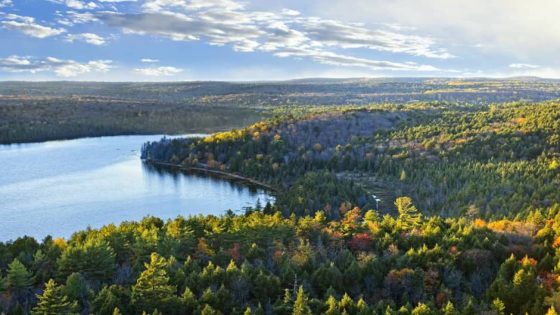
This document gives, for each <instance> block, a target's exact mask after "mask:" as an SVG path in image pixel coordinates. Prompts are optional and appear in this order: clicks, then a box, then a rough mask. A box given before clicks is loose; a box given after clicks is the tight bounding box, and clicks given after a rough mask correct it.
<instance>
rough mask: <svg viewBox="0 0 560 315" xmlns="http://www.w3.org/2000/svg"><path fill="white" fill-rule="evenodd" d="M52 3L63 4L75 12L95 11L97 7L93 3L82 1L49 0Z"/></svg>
mask: <svg viewBox="0 0 560 315" xmlns="http://www.w3.org/2000/svg"><path fill="white" fill-rule="evenodd" d="M49 1H51V2H54V3H58V4H64V5H66V6H67V7H69V8H72V9H77V10H91V9H96V8H98V7H99V6H98V5H97V4H96V3H95V2H93V1H89V2H87V1H82V0H49Z"/></svg>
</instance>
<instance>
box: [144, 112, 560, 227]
mask: <svg viewBox="0 0 560 315" xmlns="http://www.w3.org/2000/svg"><path fill="white" fill-rule="evenodd" d="M143 158H145V159H147V160H150V161H152V162H161V161H163V162H170V163H174V164H177V165H181V166H184V167H187V168H188V167H203V168H208V169H219V170H222V171H227V172H232V173H236V174H241V175H243V176H246V177H249V178H254V179H257V180H259V181H262V182H265V183H269V184H271V185H273V186H276V187H277V188H278V190H279V191H280V192H279V194H278V196H277V197H278V198H277V202H276V206H277V207H278V208H279V210H280V211H282V212H283V214H284V216H289V215H290V214H291V213H295V214H296V215H313V213H314V212H315V211H317V210H323V211H325V213H326V215H327V217H328V218H329V219H339V218H340V215H339V212H338V209H339V208H340V207H345V208H349V207H350V206H359V207H361V208H367V209H370V208H371V209H376V207H377V204H376V202H375V200H374V197H372V195H375V196H376V197H377V198H380V199H381V203H380V205H381V210H384V211H390V210H394V207H393V206H392V201H393V200H394V199H395V198H396V197H397V196H398V195H409V196H411V197H412V198H413V199H414V200H415V201H416V203H417V204H418V206H419V207H420V208H421V209H423V210H424V211H425V212H427V213H431V214H439V215H443V216H450V215H459V214H469V215H473V216H476V217H479V216H480V217H485V218H489V217H494V218H500V217H502V216H507V217H510V218H513V217H515V216H516V215H523V214H526V213H527V212H528V211H530V210H532V209H535V208H540V207H548V206H551V205H552V204H554V203H558V202H560V191H559V190H558V186H559V184H560V103H558V102H555V101H551V102H545V103H536V104H535V103H506V104H494V105H450V104H445V103H444V104H441V103H418V104H413V105H412V104H411V105H406V106H396V105H372V106H366V107H342V108H338V109H325V108H322V107H320V108H315V109H309V110H303V111H298V112H294V111H283V112H279V113H278V115H277V116H275V117H274V118H272V119H269V120H266V121H262V122H259V123H256V124H254V125H251V126H249V127H247V128H244V129H237V130H232V131H228V132H222V133H217V134H213V135H211V136H208V137H206V138H203V139H175V140H168V141H163V142H155V143H150V144H146V145H145V147H144V150H143ZM347 204H349V205H350V206H349V205H347Z"/></svg>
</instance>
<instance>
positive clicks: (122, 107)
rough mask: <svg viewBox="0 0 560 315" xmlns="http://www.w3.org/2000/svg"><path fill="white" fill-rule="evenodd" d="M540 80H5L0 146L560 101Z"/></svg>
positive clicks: (555, 89)
mask: <svg viewBox="0 0 560 315" xmlns="http://www.w3.org/2000/svg"><path fill="white" fill-rule="evenodd" d="M559 87H560V81H559V80H550V79H539V78H511V79H446V78H384V79H382V78H377V79H366V78H357V79H302V80H292V81H279V82H169V83H140V82H122V83H102V82H87V83H84V82H0V144H6V143H20V142H36V141H46V140H57V139H71V138H78V137H94V136H112V135H131V134H184V133H189V132H214V131H223V130H228V129H231V128H240V127H243V126H246V125H248V124H250V123H254V122H256V121H258V120H260V119H263V118H266V117H269V114H270V113H271V112H273V111H276V110H277V109H278V108H282V107H286V106H287V107H291V108H301V107H313V106H316V105H322V106H326V107H329V106H339V105H365V104H371V103H378V104H381V103H400V104H406V103H411V102H419V101H423V102H433V101H438V102H450V103H469V104H489V103H492V102H509V101H516V100H525V101H533V102H538V101H545V100H551V99H557V98H559V97H560V92H559V91H560V88H559Z"/></svg>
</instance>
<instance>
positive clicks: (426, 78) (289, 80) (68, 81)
mask: <svg viewBox="0 0 560 315" xmlns="http://www.w3.org/2000/svg"><path fill="white" fill-rule="evenodd" d="M407 79H410V80H463V81H475V80H498V81H500V80H504V81H507V80H521V81H524V80H547V81H560V78H549V77H539V76H505V77H490V76H487V77H484V76H481V77H430V76H418V77H406V76H403V77H398V76H383V77H296V78H292V79H277V80H274V79H272V80H219V79H216V80H196V79H192V80H161V81H153V80H150V81H132V80H131V81H96V80H56V79H53V80H32V79H31V80H0V84H2V83H156V84H157V83H283V82H294V81H306V80H333V81H343V80H407Z"/></svg>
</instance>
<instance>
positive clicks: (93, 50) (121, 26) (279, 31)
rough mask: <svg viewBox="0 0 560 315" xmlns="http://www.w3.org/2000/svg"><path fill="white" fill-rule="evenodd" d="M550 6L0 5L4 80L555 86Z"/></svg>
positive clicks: (35, 1) (559, 68) (160, 1)
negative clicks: (433, 80) (544, 82)
mask: <svg viewBox="0 0 560 315" xmlns="http://www.w3.org/2000/svg"><path fill="white" fill-rule="evenodd" d="M558 12H560V1H557V0H536V1H531V2H529V1H524V0H492V1H488V0H470V1H464V0H457V1H448V0H391V1H389V0H328V1H327V0H322V1H320V0H306V1H292V0H290V1H284V0H276V1H270V0H255V1H237V0H0V47H1V48H0V80H97V81H176V80H236V81H237V80H247V81H251V80H283V79H292V78H303V77H380V76H445V77H473V76H488V77H506V76H525V75H532V76H541V77H552V78H558V77H560V58H558V52H560V19H558V18H557V17H556V15H557V14H558Z"/></svg>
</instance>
